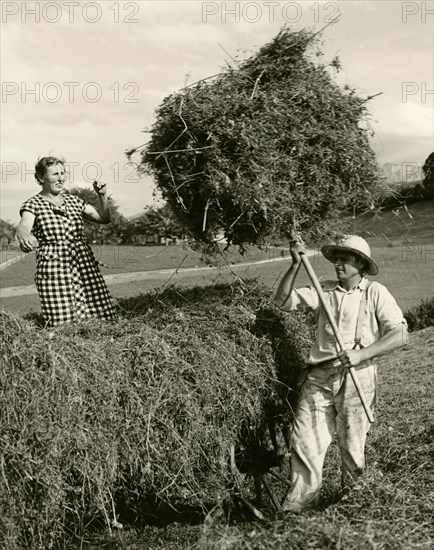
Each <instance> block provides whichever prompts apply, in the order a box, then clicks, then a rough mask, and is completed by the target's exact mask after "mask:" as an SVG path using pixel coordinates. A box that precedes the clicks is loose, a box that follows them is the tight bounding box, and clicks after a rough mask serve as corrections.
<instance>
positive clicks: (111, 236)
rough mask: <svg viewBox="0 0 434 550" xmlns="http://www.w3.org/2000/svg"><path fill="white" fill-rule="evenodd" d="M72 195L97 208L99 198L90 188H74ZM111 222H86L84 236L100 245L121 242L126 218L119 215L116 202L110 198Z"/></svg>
mask: <svg viewBox="0 0 434 550" xmlns="http://www.w3.org/2000/svg"><path fill="white" fill-rule="evenodd" d="M69 192H70V193H71V194H72V195H77V197H80V199H82V200H84V201H85V202H87V203H89V204H92V205H93V206H95V207H97V205H98V198H97V196H96V193H95V192H94V191H93V190H92V189H90V188H89V187H74V188H72V189H70V191H69ZM108 200H109V203H110V211H111V222H110V223H109V224H107V225H100V224H97V223H94V222H89V221H87V220H85V221H84V235H85V237H86V239H87V240H88V241H89V242H91V243H92V242H96V243H98V244H118V243H119V242H121V240H122V237H123V233H124V231H125V229H126V226H127V223H128V222H127V220H126V218H125V217H124V216H123V215H122V214H120V213H119V207H118V205H117V204H116V203H115V202H114V200H113V199H112V198H111V197H109V198H108Z"/></svg>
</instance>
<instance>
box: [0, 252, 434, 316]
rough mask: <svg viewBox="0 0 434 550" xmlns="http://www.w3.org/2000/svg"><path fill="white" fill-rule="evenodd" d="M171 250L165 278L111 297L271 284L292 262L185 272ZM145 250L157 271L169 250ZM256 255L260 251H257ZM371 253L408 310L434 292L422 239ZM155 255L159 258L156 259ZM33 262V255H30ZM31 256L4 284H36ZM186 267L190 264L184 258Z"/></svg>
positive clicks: (318, 265) (329, 273)
mask: <svg viewBox="0 0 434 550" xmlns="http://www.w3.org/2000/svg"><path fill="white" fill-rule="evenodd" d="M169 248H170V251H169V252H170V258H171V262H172V265H169V266H168V267H172V268H173V272H171V273H169V274H167V275H165V276H164V277H162V276H161V274H157V275H156V276H155V278H149V279H146V280H142V281H135V282H128V283H122V284H119V283H118V284H116V283H113V284H110V285H109V287H110V290H111V292H112V294H113V296H115V297H116V298H120V297H130V296H135V295H137V294H141V293H144V292H148V291H150V290H153V289H155V288H161V287H163V286H164V285H167V284H177V285H180V286H191V285H205V284H210V283H212V282H228V281H231V280H234V278H235V276H238V277H242V278H257V279H258V281H260V282H262V283H264V284H266V285H267V286H270V287H273V286H275V285H276V284H277V281H278V279H279V278H280V277H281V275H282V274H283V273H284V272H285V270H286V269H287V267H288V265H289V261H288V262H286V261H282V262H281V261H272V260H273V255H274V254H276V251H275V250H274V251H273V252H269V254H273V255H271V257H270V261H269V262H266V263H261V264H257V265H255V264H252V265H249V266H242V267H237V266H236V265H235V264H232V265H231V269H230V270H229V269H228V268H227V267H226V268H223V267H222V268H220V269H219V268H216V269H209V270H204V271H196V272H192V271H188V272H183V271H182V269H180V270H179V271H176V267H177V265H173V264H176V262H177V261H178V260H179V262H181V261H182V259H183V257H184V256H185V251H184V250H183V249H182V248H181V247H175V246H173V247H169ZM141 250H142V253H143V263H142V264H140V265H141V266H143V264H144V263H145V262H147V264H146V265H147V267H148V270H152V269H158V268H157V267H156V266H157V265H159V266H161V261H162V258H163V254H167V253H166V252H165V250H166V249H164V250H163V251H162V252H161V255H157V256H152V257H151V254H150V252H151V253H152V250H154V248H142V249H141ZM112 252H113V251H112V250H111V247H109V250H108V251H107V252H106V256H107V255H109V254H111V253H112ZM183 254H184V256H183ZM193 254H195V253H192V255H191V257H190V265H191V264H193V265H200V264H198V263H194V262H193V259H194V256H193ZM256 254H258V253H257V252H256ZM266 254H267V253H263V252H260V253H259V259H260V260H263V259H264V255H266ZM286 254H287V252H286ZM276 256H277V257H279V256H280V253H279V254H276ZM276 256H274V257H276ZM373 256H374V258H376V259H377V261H378V264H379V267H380V273H379V275H378V276H376V277H375V278H372V279H375V280H377V281H379V282H380V283H382V284H384V285H386V286H387V288H388V289H389V290H390V291H391V292H392V294H393V295H394V296H395V298H396V300H397V302H398V304H399V305H400V306H401V308H403V309H404V310H405V309H408V308H410V307H413V306H415V305H417V304H419V303H420V301H421V300H422V299H426V298H428V297H429V296H432V295H433V274H434V264H433V260H434V256H433V253H432V251H431V250H430V248H429V244H427V243H420V244H418V245H409V244H407V243H406V244H403V245H401V246H394V247H387V248H373ZM156 258H158V260H157V259H156ZM197 258H198V255H196V260H197ZM249 258H250V259H252V260H253V261H255V256H254V255H253V252H251V254H250V256H249ZM31 260H33V262H34V258H31ZM31 260H27V257H26V260H25V261H23V262H18V263H16V264H13V265H12V266H10V267H8V268H7V269H5V270H4V271H3V272H1V273H0V275H1V277H0V278H1V281H2V284H1V286H2V287H3V288H5V287H8V286H18V285H22V284H32V282H33V280H32V278H33V273H34V263H32V261H31ZM311 263H312V265H313V267H314V269H315V271H316V272H317V274H318V276H319V277H322V278H333V277H334V270H333V266H332V265H331V264H330V263H329V262H327V261H326V260H325V259H324V258H323V256H322V255H321V254H320V253H319V252H316V253H315V254H314V255H313V256H312V257H311ZM178 265H179V264H178ZM202 266H203V264H202ZM182 267H187V266H186V265H185V262H184V264H183V265H182ZM102 270H103V273H104V274H106V271H107V270H105V269H104V268H102ZM298 281H299V282H298V284H299V285H302V284H306V283H308V279H307V277H306V275H305V274H304V272H300V275H299V279H298ZM1 307H2V308H4V309H7V310H9V311H12V312H13V313H16V314H18V315H24V314H26V313H29V312H30V311H35V312H36V311H40V304H39V298H38V296H37V295H36V294H34V295H30V296H16V297H11V298H2V300H1Z"/></svg>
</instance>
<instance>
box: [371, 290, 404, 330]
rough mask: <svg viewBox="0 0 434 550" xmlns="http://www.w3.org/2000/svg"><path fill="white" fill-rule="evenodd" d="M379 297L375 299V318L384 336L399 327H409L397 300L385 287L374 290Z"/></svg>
mask: <svg viewBox="0 0 434 550" xmlns="http://www.w3.org/2000/svg"><path fill="white" fill-rule="evenodd" d="M374 291H375V292H376V294H377V296H376V297H375V298H376V299H375V304H376V308H375V316H376V318H377V323H378V325H379V328H380V333H381V335H382V336H384V334H387V333H388V332H389V331H391V330H393V329H394V328H396V327H398V326H399V325H402V324H403V325H407V321H406V320H405V317H404V315H403V313H402V310H401V308H400V307H399V306H398V304H397V303H396V300H395V298H394V297H393V296H392V294H390V292H389V291H388V290H387V288H386V287H384V286H382V285H381V286H380V285H378V286H376V288H375V289H374Z"/></svg>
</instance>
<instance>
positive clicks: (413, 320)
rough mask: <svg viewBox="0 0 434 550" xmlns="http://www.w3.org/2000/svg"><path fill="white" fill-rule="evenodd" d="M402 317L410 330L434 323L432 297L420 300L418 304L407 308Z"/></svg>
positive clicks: (433, 300)
mask: <svg viewBox="0 0 434 550" xmlns="http://www.w3.org/2000/svg"><path fill="white" fill-rule="evenodd" d="M404 317H405V318H406V320H407V323H408V330H409V331H410V332H415V331H416V330H421V329H423V328H427V327H432V326H433V325H434V298H427V299H426V300H422V301H421V303H420V304H419V305H418V306H415V307H412V308H411V309H409V310H407V311H406V312H405V313H404Z"/></svg>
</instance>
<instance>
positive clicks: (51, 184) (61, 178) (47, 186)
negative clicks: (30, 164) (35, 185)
mask: <svg viewBox="0 0 434 550" xmlns="http://www.w3.org/2000/svg"><path fill="white" fill-rule="evenodd" d="M64 183H65V167H64V166H63V164H53V165H52V166H48V168H47V170H46V172H45V176H44V180H43V182H42V189H43V190H44V191H45V192H46V193H50V194H51V195H58V194H59V193H60V191H62V189H63V185H64Z"/></svg>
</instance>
